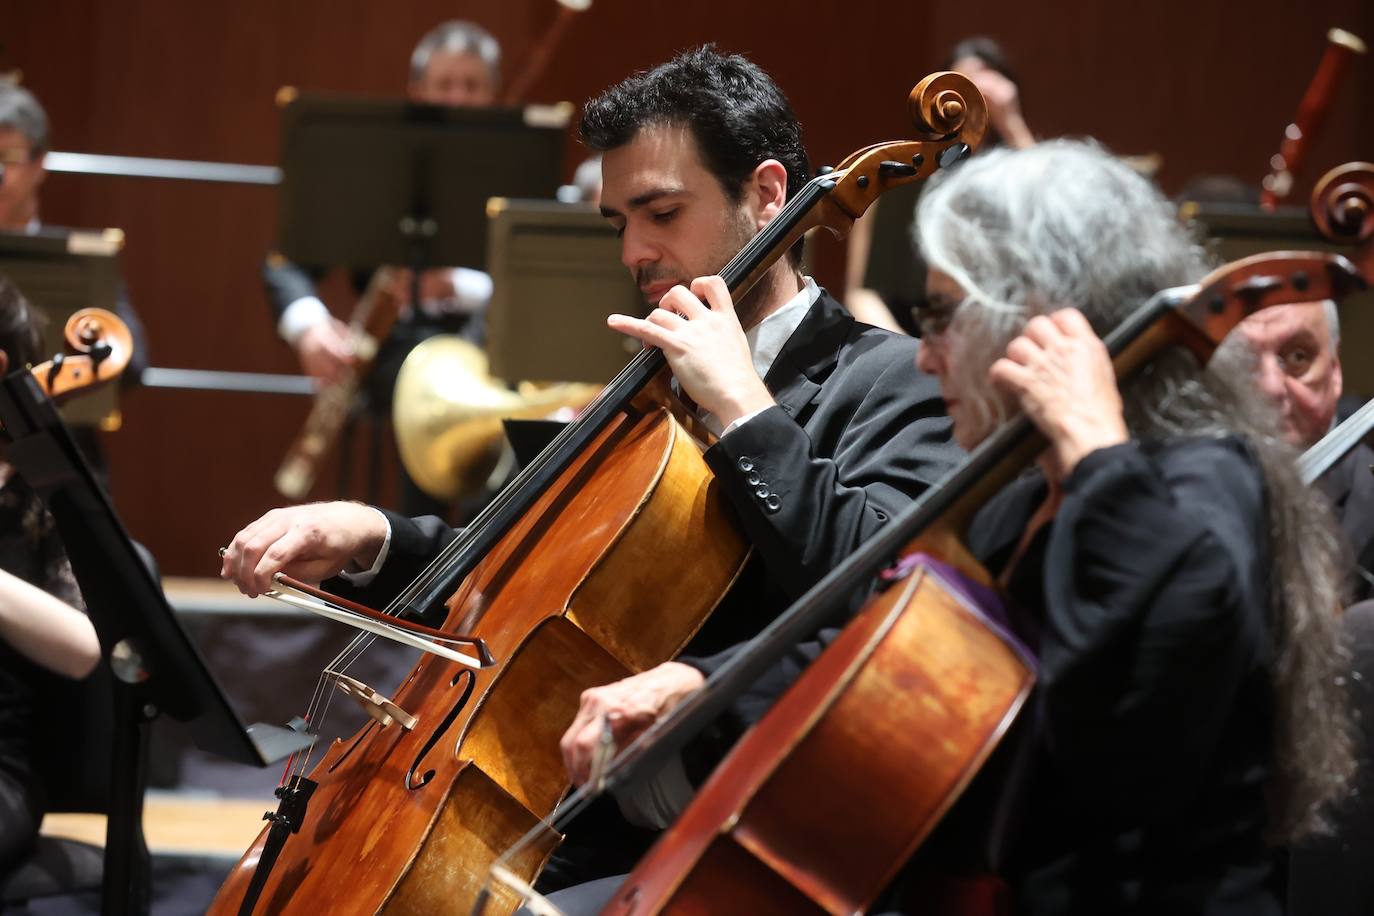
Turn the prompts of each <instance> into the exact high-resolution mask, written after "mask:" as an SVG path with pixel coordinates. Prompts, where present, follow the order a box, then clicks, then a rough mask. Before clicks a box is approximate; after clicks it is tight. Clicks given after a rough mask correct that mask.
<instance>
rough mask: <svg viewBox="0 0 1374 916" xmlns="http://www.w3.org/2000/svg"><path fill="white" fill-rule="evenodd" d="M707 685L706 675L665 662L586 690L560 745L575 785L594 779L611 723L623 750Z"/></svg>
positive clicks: (613, 735)
mask: <svg viewBox="0 0 1374 916" xmlns="http://www.w3.org/2000/svg"><path fill="white" fill-rule="evenodd" d="M705 681H706V677H705V675H703V674H702V673H701V672H700V671H698V670H697V669H695V668H693V667H691V666H690V665H684V664H682V663H680V662H664V663H663V664H661V665H659V666H657V667H655V668H650V669H649V670H648V671H641V672H640V673H639V674H636V675H632V676H630V677H627V678H624V679H622V680H619V681H616V682H615V683H614V684H607V685H605V686H604V687H593V688H591V689H590V690H584V691H582V705H581V706H580V707H579V708H578V710H577V716H576V717H575V718H574V719H573V723H572V725H570V726H568V730H567V731H566V732H564V733H563V740H562V741H560V742H559V747H560V749H561V750H562V751H563V763H564V765H565V766H566V767H567V769H568V776H569V778H570V779H572V781H573V784H574V785H579V786H580V785H582V784H583V783H584V782H586V781H587V779H588V778H589V777H590V776H591V770H592V761H593V759H595V757H596V751H597V748H598V747H599V746H600V744H601V740H602V734H603V733H604V732H605V730H606V727H607V725H608V724H609V726H610V729H611V736H612V737H613V738H614V739H615V744H616V747H617V748H621V747H624V746H625V745H627V744H629V743H630V742H631V741H633V740H634V739H635V738H637V737H639V736H640V734H642V733H643V732H644V731H646V730H647V729H648V728H649V726H651V725H653V724H654V723H655V722H657V721H658V720H659V719H660V718H662V717H663V716H665V715H667V714H668V713H669V712H670V711H671V710H672V709H673V708H674V707H675V706H677V705H678V704H679V703H681V702H682V701H683V700H684V699H686V698H687V695H688V694H690V693H691V692H692V691H694V690H696V689H697V688H698V687H700V686H701V685H702V684H703V683H704V682H705Z"/></svg>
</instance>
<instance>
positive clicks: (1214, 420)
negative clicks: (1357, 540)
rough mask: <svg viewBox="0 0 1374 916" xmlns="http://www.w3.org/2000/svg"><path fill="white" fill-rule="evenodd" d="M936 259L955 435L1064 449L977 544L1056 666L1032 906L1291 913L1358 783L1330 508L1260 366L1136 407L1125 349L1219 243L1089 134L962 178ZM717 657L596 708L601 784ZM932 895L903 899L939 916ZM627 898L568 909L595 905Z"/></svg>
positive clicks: (992, 519)
mask: <svg viewBox="0 0 1374 916" xmlns="http://www.w3.org/2000/svg"><path fill="white" fill-rule="evenodd" d="M1026 213H1035V214H1037V216H1038V218H1037V219H1036V220H1035V221H1034V222H1030V221H1024V220H1022V221H1019V222H1018V221H1016V219H1017V215H1020V214H1026ZM917 239H918V241H919V245H920V250H921V254H922V256H923V257H924V258H925V260H926V262H927V263H928V264H929V266H930V272H929V279H928V288H927V289H928V293H929V300H928V304H927V306H926V307H925V308H924V309H923V310H922V311H921V312H920V314H919V317H920V329H921V331H922V347H921V350H920V352H919V355H918V365H919V366H920V367H921V368H922V369H923V370H924V371H925V372H927V373H930V374H932V375H934V376H936V377H937V378H938V379H939V381H940V386H941V391H942V393H943V396H944V398H945V400H946V404H947V405H948V408H949V412H950V416H951V419H952V420H953V422H954V434H955V438H956V440H957V441H958V442H959V444H960V445H962V446H963V447H965V448H966V449H972V448H974V447H976V446H978V445H979V444H980V443H981V442H983V441H984V440H985V439H986V438H987V437H988V436H989V435H990V434H991V433H992V432H993V431H994V430H996V429H997V427H998V426H999V424H1000V423H1001V422H1002V421H1003V419H1004V418H1005V417H1007V416H1008V415H1009V414H1011V413H1013V412H1014V411H1020V412H1023V413H1025V414H1026V415H1027V416H1028V417H1029V418H1030V419H1031V420H1032V421H1033V422H1034V423H1035V425H1036V426H1037V427H1038V428H1039V429H1040V431H1041V432H1042V433H1043V434H1044V436H1045V437H1046V438H1047V439H1048V441H1049V445H1050V447H1049V448H1048V449H1047V450H1046V451H1045V452H1044V453H1043V454H1042V455H1041V456H1040V458H1039V460H1038V462H1037V469H1036V471H1035V473H1032V474H1028V475H1025V476H1023V477H1021V478H1020V479H1018V480H1017V481H1015V482H1014V483H1012V484H1011V485H1010V486H1008V487H1007V488H1006V489H1005V490H1003V491H1002V492H1001V493H1000V494H998V495H997V496H996V497H994V498H993V499H992V501H991V502H990V503H989V504H988V505H987V506H985V507H984V508H983V510H982V511H981V512H980V513H979V515H978V516H977V518H976V520H975V522H974V523H973V525H972V528H971V531H970V534H969V537H968V545H969V547H970V548H971V549H972V550H973V552H974V554H975V555H976V556H977V557H978V558H979V559H980V560H981V562H982V563H983V564H984V566H985V567H986V569H987V571H988V572H989V573H990V574H991V575H992V576H993V577H994V578H995V580H996V581H997V583H998V584H999V585H1000V587H1001V589H1002V590H1003V591H1004V592H1005V594H1006V597H1007V599H1008V606H1009V607H1010V608H1012V609H1013V619H1014V620H1019V622H1018V625H1017V629H1018V630H1019V634H1018V635H1020V637H1021V638H1022V639H1023V640H1024V641H1025V642H1026V643H1027V645H1028V646H1030V647H1031V648H1032V650H1033V651H1034V652H1035V654H1036V655H1037V656H1038V658H1039V662H1040V676H1039V682H1038V685H1037V687H1036V691H1035V695H1034V696H1033V697H1032V700H1031V702H1030V703H1028V705H1027V707H1026V710H1027V711H1026V714H1025V716H1024V717H1023V718H1024V720H1025V721H1023V723H1022V729H1023V740H1025V741H1027V742H1029V744H1028V746H1026V747H1024V748H1023V749H1022V751H1021V752H1018V753H1020V756H1022V758H1023V759H1024V760H1025V761H1026V762H1025V764H1024V769H1022V770H1021V771H1020V772H1021V782H1022V783H1023V787H1024V788H1023V791H1021V792H1020V793H1018V795H1017V802H1016V807H1017V808H1019V810H1017V811H1016V812H1015V814H1014V816H1013V817H1012V819H1011V820H1010V821H1008V823H1009V824H1010V827H1009V828H1008V832H1007V833H1006V835H1005V842H1004V843H1003V844H1002V845H1003V848H1002V849H1001V850H1000V855H997V859H998V860H999V861H1000V863H1001V868H1000V873H1001V875H1002V877H1003V878H1004V879H1005V880H1006V881H1007V882H1008V883H1009V884H1010V889H1011V893H1012V894H1013V895H1014V898H1015V906H1014V908H1013V909H1012V910H1010V911H1011V912H1016V913H1018V914H1031V916H1035V914H1085V916H1086V914H1094V916H1096V914H1103V913H1113V914H1117V913H1170V914H1187V913H1198V914H1201V913H1209V914H1218V913H1235V914H1242V913H1243V914H1273V913H1279V912H1281V911H1282V908H1283V897H1282V884H1281V876H1280V874H1279V873H1278V870H1277V868H1276V865H1275V853H1274V849H1273V847H1272V846H1270V845H1269V844H1270V843H1271V842H1275V841H1282V840H1286V839H1292V838H1295V837H1298V836H1301V835H1303V834H1305V833H1307V832H1309V831H1311V830H1312V829H1313V828H1314V827H1315V826H1317V825H1319V824H1321V822H1322V818H1323V815H1324V806H1325V805H1326V803H1328V802H1330V801H1332V800H1333V799H1335V798H1337V797H1339V796H1340V794H1341V793H1342V791H1343V787H1344V785H1345V783H1346V781H1347V779H1348V778H1349V776H1350V773H1351V769H1352V767H1351V755H1350V743H1349V736H1348V716H1347V714H1346V711H1345V710H1346V707H1345V704H1344V697H1343V696H1342V694H1341V691H1340V689H1339V687H1338V686H1337V677H1336V675H1337V672H1338V671H1339V670H1340V669H1341V666H1342V665H1343V664H1344V663H1345V658H1344V654H1343V652H1342V650H1341V647H1340V643H1339V637H1338V635H1337V617H1336V610H1337V608H1338V602H1339V592H1340V579H1341V572H1342V570H1341V568H1340V565H1339V561H1338V551H1337V548H1336V535H1335V532H1334V526H1333V523H1332V522H1331V521H1330V519H1329V510H1328V509H1327V507H1326V506H1325V504H1324V503H1323V501H1322V500H1321V498H1320V497H1319V496H1318V495H1317V494H1315V493H1313V492H1312V491H1310V490H1309V489H1307V488H1306V487H1304V486H1303V485H1302V483H1301V481H1300V480H1299V478H1298V477H1297V475H1296V473H1295V472H1294V468H1293V455H1294V453H1293V450H1292V448H1291V447H1290V446H1288V445H1287V444H1286V443H1284V442H1283V440H1282V438H1281V437H1280V436H1279V435H1278V433H1277V430H1276V429H1274V428H1273V426H1274V424H1273V423H1272V422H1271V420H1272V413H1271V412H1270V411H1268V410H1267V404H1266V403H1264V399H1263V396H1262V395H1261V393H1260V392H1258V391H1257V390H1256V389H1255V386H1254V385H1253V384H1252V383H1251V381H1250V379H1249V377H1248V373H1247V369H1248V366H1247V365H1246V363H1245V362H1244V361H1241V360H1231V359H1226V358H1222V357H1219V358H1218V359H1216V360H1214V361H1213V362H1212V363H1211V364H1210V366H1209V367H1208V368H1207V369H1205V370H1204V369H1201V368H1199V366H1198V364H1197V362H1196V360H1195V359H1194V358H1193V357H1192V356H1191V355H1190V354H1188V353H1186V352H1183V351H1181V350H1176V351H1172V352H1169V353H1166V354H1164V355H1163V356H1161V357H1160V358H1159V359H1158V360H1157V361H1156V362H1155V363H1154V364H1153V366H1152V367H1151V368H1149V369H1148V370H1147V371H1145V372H1144V373H1143V374H1142V375H1140V376H1138V377H1137V379H1136V380H1135V381H1133V382H1131V383H1129V384H1127V385H1126V386H1124V388H1120V389H1119V388H1118V385H1117V383H1116V380H1115V378H1114V375H1113V371H1112V367H1111V363H1110V359H1109V357H1108V354H1107V352H1106V348H1105V347H1104V346H1103V344H1102V342H1101V340H1100V339H1099V336H1100V335H1101V334H1104V333H1106V332H1107V331H1109V330H1111V329H1112V328H1114V327H1116V326H1117V325H1118V324H1120V323H1121V322H1122V321H1123V320H1124V319H1125V318H1126V317H1127V316H1128V315H1130V314H1131V313H1132V311H1133V310H1135V309H1136V308H1137V307H1139V306H1140V305H1141V304H1143V303H1144V302H1145V301H1146V300H1147V299H1148V298H1149V297H1150V296H1151V295H1152V294H1153V293H1154V292H1155V291H1157V290H1159V289H1162V288H1166V287H1171V286H1177V285H1181V284H1184V283H1188V282H1194V281H1196V280H1197V279H1198V278H1199V277H1200V276H1201V274H1202V272H1203V267H1202V264H1201V263H1200V261H1199V257H1198V252H1197V250H1196V248H1195V247H1194V246H1193V245H1192V244H1191V242H1190V240H1189V238H1188V236H1187V235H1186V233H1185V231H1184V229H1183V227H1182V226H1181V225H1180V223H1179V222H1178V221H1177V219H1176V218H1175V215H1174V212H1173V210H1172V208H1171V207H1169V206H1168V205H1167V203H1166V202H1165V201H1164V200H1163V199H1162V198H1161V197H1160V196H1159V194H1158V193H1157V192H1156V191H1155V190H1154V189H1153V188H1152V187H1151V186H1150V185H1149V184H1148V183H1147V182H1146V181H1145V180H1144V179H1143V178H1141V177H1139V176H1138V175H1136V174H1134V173H1133V172H1132V171H1131V170H1130V169H1129V168H1128V167H1126V166H1125V165H1122V164H1121V163H1119V162H1117V161H1116V160H1114V159H1113V158H1112V157H1110V156H1108V155H1107V154H1106V153H1104V152H1103V151H1101V150H1100V149H1098V148H1097V147H1095V146H1091V145H1088V144H1083V143H1072V142H1063V141H1056V142H1051V143H1047V144H1043V145H1040V146H1037V147H1034V148H1032V149H1029V150H1022V151H1013V150H998V151H994V152H991V153H988V154H986V155H983V156H979V157H977V158H975V159H974V160H972V161H970V162H968V163H965V164H963V165H961V166H960V167H959V168H957V169H954V170H952V171H951V172H949V173H947V174H945V175H943V176H941V177H937V178H936V179H935V180H934V181H933V182H932V183H931V184H930V187H929V188H928V189H927V191H926V194H925V195H924V197H923V199H922V203H921V207H920V210H919V212H918V216H917ZM1066 265H1071V266H1070V267H1066ZM836 632H837V631H823V632H822V633H820V634H818V637H817V639H816V640H815V641H813V642H809V643H805V644H803V645H800V646H798V648H797V650H796V652H794V653H793V657H792V658H791V659H790V660H789V661H788V662H787V663H785V664H784V665H783V666H780V670H778V671H776V672H774V673H773V674H772V675H770V676H767V677H765V678H764V679H763V680H762V681H761V682H760V683H759V684H757V685H756V686H755V688H754V692H753V694H752V695H749V696H747V697H746V698H745V699H744V700H742V701H741V702H740V703H739V704H738V707H739V709H740V715H741V716H752V717H753V718H754V719H757V718H758V716H759V715H761V714H762V711H763V710H764V709H766V708H767V705H768V703H769V702H771V700H772V699H774V698H776V697H777V696H778V695H780V693H781V691H782V690H783V689H784V688H785V686H786V684H788V683H790V682H791V680H793V679H794V678H795V676H796V674H797V673H798V670H797V669H798V666H799V664H800V662H801V660H809V659H814V658H815V657H816V656H817V655H819V653H820V652H821V650H822V648H823V647H824V645H826V644H828V643H829V642H830V641H831V640H833V638H834V636H835V635H836ZM728 655H729V653H728V652H727V653H723V654H722V656H720V657H719V658H724V657H726V656H728ZM718 664H719V660H718V659H712V660H707V661H706V662H704V663H703V662H701V661H689V663H688V664H681V663H678V662H670V663H667V664H666V665H663V666H661V667H660V668H656V669H651V670H650V671H648V672H646V673H644V674H641V675H639V676H637V677H636V678H632V679H630V680H629V681H625V682H622V685H623V686H625V687H629V686H635V687H637V689H636V690H634V691H630V690H622V691H621V692H620V693H619V694H616V695H613V698H612V700H611V701H607V700H606V699H605V698H604V697H601V698H596V697H593V698H589V700H588V702H586V703H584V709H583V713H582V714H579V717H578V720H577V722H576V723H575V725H574V728H573V729H572V730H570V732H569V736H568V738H566V739H565V750H566V752H567V753H566V754H565V756H566V757H567V758H568V762H569V766H570V772H571V774H572V775H573V776H574V778H575V779H577V780H582V779H585V778H586V777H587V773H588V766H589V761H590V754H591V744H590V743H589V740H588V739H589V737H590V736H591V735H592V734H594V733H595V732H596V730H597V727H598V723H599V721H600V720H601V719H602V718H604V717H605V716H607V715H610V714H619V716H620V718H621V719H623V720H630V721H633V722H634V723H635V727H636V729H642V728H646V727H647V726H648V725H649V724H651V723H652V721H654V720H655V719H656V718H658V717H659V716H661V715H663V714H664V713H665V712H667V711H668V709H670V708H671V707H672V706H673V705H675V703H676V702H677V701H678V700H679V699H680V698H681V697H682V696H684V695H685V694H686V693H688V692H690V691H691V690H692V689H693V688H695V687H697V686H700V685H701V684H702V682H703V678H704V675H705V674H707V673H709V672H710V671H711V670H712V669H713V667H714V666H716V665H718ZM633 682H637V683H633ZM664 685H670V686H667V687H665V686H664ZM628 731H629V730H628V729H627V732H628ZM855 765H859V764H858V763H856V764H855ZM816 791H818V792H819V791H824V790H823V787H821V786H817V788H816ZM958 814H959V809H958V808H956V809H955V814H954V815H952V816H958ZM970 865H971V866H972V868H973V869H975V870H985V869H986V868H987V867H988V866H987V863H985V862H976V863H970ZM922 877H924V876H918V875H915V874H908V875H906V876H905V877H904V879H900V880H899V881H898V882H897V885H896V886H895V887H894V888H893V889H892V891H891V892H890V894H889V895H888V898H887V899H886V900H885V901H884V905H885V906H886V907H887V908H891V909H894V910H900V911H902V912H909V913H922V912H928V910H927V909H926V904H927V903H928V900H927V899H926V898H925V897H924V896H923V893H924V891H923V889H925V888H927V885H925V884H923V883H922V881H921V878H922ZM616 884H617V882H616V881H615V880H614V879H611V880H607V881H602V882H595V883H593V884H591V885H589V886H584V887H580V888H573V889H570V890H567V891H564V892H563V893H562V894H558V895H555V896H554V902H555V903H557V904H559V905H560V906H562V907H563V908H564V909H565V911H567V912H569V913H570V914H578V913H582V912H587V911H590V910H591V909H594V908H595V907H596V906H598V905H599V904H600V903H601V902H604V901H605V900H607V899H609V897H610V896H611V894H612V893H613V891H614V887H615V885H616ZM883 908H884V906H880V907H878V908H877V909H883Z"/></svg>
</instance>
